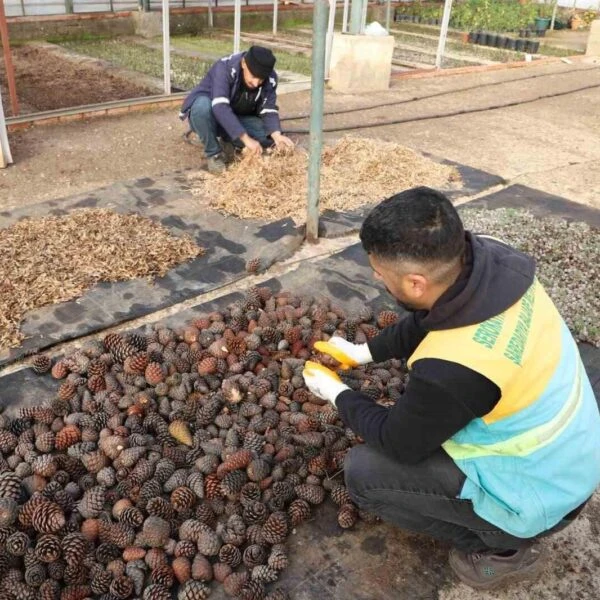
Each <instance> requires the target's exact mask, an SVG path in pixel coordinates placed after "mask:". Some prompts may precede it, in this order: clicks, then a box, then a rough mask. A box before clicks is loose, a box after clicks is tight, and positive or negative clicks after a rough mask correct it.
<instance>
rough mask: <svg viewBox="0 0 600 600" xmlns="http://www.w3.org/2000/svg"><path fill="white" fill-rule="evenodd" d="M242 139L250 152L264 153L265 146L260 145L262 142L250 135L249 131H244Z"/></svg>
mask: <svg viewBox="0 0 600 600" xmlns="http://www.w3.org/2000/svg"><path fill="white" fill-rule="evenodd" d="M240 140H241V141H242V143H243V144H244V146H245V147H246V149H247V150H248V152H250V154H262V151H263V148H262V146H261V145H260V142H259V141H257V140H255V139H254V138H253V137H250V136H249V135H248V134H247V133H243V134H242V135H241V136H240Z"/></svg>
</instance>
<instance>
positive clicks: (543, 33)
mask: <svg viewBox="0 0 600 600" xmlns="http://www.w3.org/2000/svg"><path fill="white" fill-rule="evenodd" d="M535 35H536V37H546V30H545V29H538V30H537V31H536V32H535Z"/></svg>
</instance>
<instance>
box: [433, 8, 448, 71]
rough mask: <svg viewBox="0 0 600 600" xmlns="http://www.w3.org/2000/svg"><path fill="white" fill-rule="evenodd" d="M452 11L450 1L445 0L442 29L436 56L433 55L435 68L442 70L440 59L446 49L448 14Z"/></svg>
mask: <svg viewBox="0 0 600 600" xmlns="http://www.w3.org/2000/svg"><path fill="white" fill-rule="evenodd" d="M451 11H452V0H445V2H444V14H443V16H442V28H441V30H440V39H439V42H438V48H437V54H436V55H435V68H436V69H441V68H442V59H443V58H444V49H445V48H446V37H447V36H448V25H449V24H450V13H451Z"/></svg>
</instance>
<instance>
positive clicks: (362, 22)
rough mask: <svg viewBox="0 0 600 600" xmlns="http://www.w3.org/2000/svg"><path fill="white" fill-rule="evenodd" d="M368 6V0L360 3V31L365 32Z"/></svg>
mask: <svg viewBox="0 0 600 600" xmlns="http://www.w3.org/2000/svg"><path fill="white" fill-rule="evenodd" d="M368 8H369V0H363V4H362V15H361V17H360V32H359V33H364V32H365V27H366V26H367V9H368Z"/></svg>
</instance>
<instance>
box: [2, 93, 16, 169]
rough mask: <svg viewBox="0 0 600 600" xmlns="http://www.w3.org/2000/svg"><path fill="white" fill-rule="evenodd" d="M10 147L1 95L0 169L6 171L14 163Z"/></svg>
mask: <svg viewBox="0 0 600 600" xmlns="http://www.w3.org/2000/svg"><path fill="white" fill-rule="evenodd" d="M12 161H13V159H12V155H11V153H10V146H9V145H8V134H7V133H6V123H5V121H4V108H2V94H1V93H0V169H4V168H5V167H7V166H8V165H9V164H10V163H12Z"/></svg>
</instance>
